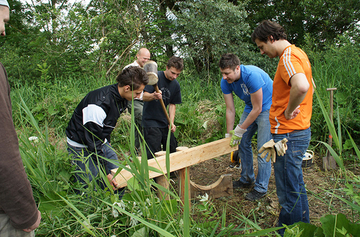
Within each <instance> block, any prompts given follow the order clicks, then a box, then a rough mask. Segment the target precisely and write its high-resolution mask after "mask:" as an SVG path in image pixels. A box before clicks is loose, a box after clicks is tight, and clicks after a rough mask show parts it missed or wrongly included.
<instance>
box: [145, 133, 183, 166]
mask: <svg viewBox="0 0 360 237" xmlns="http://www.w3.org/2000/svg"><path fill="white" fill-rule="evenodd" d="M143 131H144V139H145V142H146V144H147V145H146V154H147V158H148V159H152V158H153V157H154V155H153V154H155V152H158V151H161V150H162V149H163V150H166V141H167V137H168V132H169V129H168V128H156V127H149V128H143ZM161 146H162V147H161ZM176 147H177V141H176V138H175V136H174V133H172V132H170V153H172V152H176Z"/></svg>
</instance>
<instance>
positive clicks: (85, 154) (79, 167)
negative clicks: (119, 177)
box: [67, 142, 118, 189]
mask: <svg viewBox="0 0 360 237" xmlns="http://www.w3.org/2000/svg"><path fill="white" fill-rule="evenodd" d="M67 145H68V148H67V150H68V152H69V154H70V155H71V156H72V157H73V159H72V163H73V164H74V165H76V171H75V177H76V179H77V181H79V182H81V183H83V184H84V185H85V188H87V183H88V182H91V181H92V180H93V178H95V177H96V176H97V175H98V173H99V169H100V167H99V166H100V165H104V168H105V172H106V173H110V172H111V170H112V169H115V168H118V166H116V165H114V164H113V163H110V162H107V161H105V160H103V163H102V161H101V160H102V159H101V157H98V159H99V162H100V164H98V161H97V159H96V158H95V156H94V154H92V153H91V152H89V151H88V150H87V149H86V148H80V147H74V146H71V145H69V144H67ZM101 149H102V152H103V153H104V156H105V158H107V159H111V160H118V158H117V154H116V153H115V151H114V150H113V148H112V147H111V145H110V144H109V143H108V142H106V143H105V144H103V145H102V146H101ZM98 184H99V186H100V187H101V188H102V189H104V188H105V187H106V186H105V183H104V182H101V181H100V182H98Z"/></svg>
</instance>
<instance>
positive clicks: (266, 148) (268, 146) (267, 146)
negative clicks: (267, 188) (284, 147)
mask: <svg viewBox="0 0 360 237" xmlns="http://www.w3.org/2000/svg"><path fill="white" fill-rule="evenodd" d="M274 146H275V142H274V140H273V139H271V140H270V141H268V142H266V143H264V145H263V146H262V147H261V148H260V150H259V153H262V154H261V155H260V157H261V158H264V157H265V156H266V154H268V157H267V158H266V162H269V160H270V157H271V158H272V159H271V160H272V162H274V163H275V162H276V152H275V148H274Z"/></svg>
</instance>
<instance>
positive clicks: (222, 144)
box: [111, 138, 237, 188]
mask: <svg viewBox="0 0 360 237" xmlns="http://www.w3.org/2000/svg"><path fill="white" fill-rule="evenodd" d="M230 140H231V138H223V139H220V140H217V141H214V142H209V143H206V144H203V145H200V146H196V147H192V148H189V149H185V150H183V151H177V152H174V153H171V154H170V172H173V171H176V170H180V169H183V168H185V167H189V166H192V165H195V164H198V163H201V162H203V161H206V160H210V159H212V158H216V157H219V156H221V155H225V154H229V153H230V152H232V151H235V150H237V146H234V147H231V146H230V145H229V144H230ZM148 164H149V166H151V167H154V168H156V169H159V170H161V171H162V172H163V173H157V172H154V171H150V170H149V178H155V177H158V176H160V175H163V174H166V155H164V156H160V157H157V158H154V159H150V160H148ZM116 171H117V169H113V170H111V172H112V174H113V175H114V174H115V173H116ZM132 177H133V175H132V173H131V172H129V171H127V170H122V171H121V172H120V173H119V174H118V175H117V176H116V177H115V179H116V182H117V183H118V188H122V187H125V186H127V181H128V180H129V179H130V178H132Z"/></svg>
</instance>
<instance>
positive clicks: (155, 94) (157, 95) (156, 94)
mask: <svg viewBox="0 0 360 237" xmlns="http://www.w3.org/2000/svg"><path fill="white" fill-rule="evenodd" d="M153 95H154V100H161V99H162V91H160V90H159V93H157V92H156V91H154V93H153Z"/></svg>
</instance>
